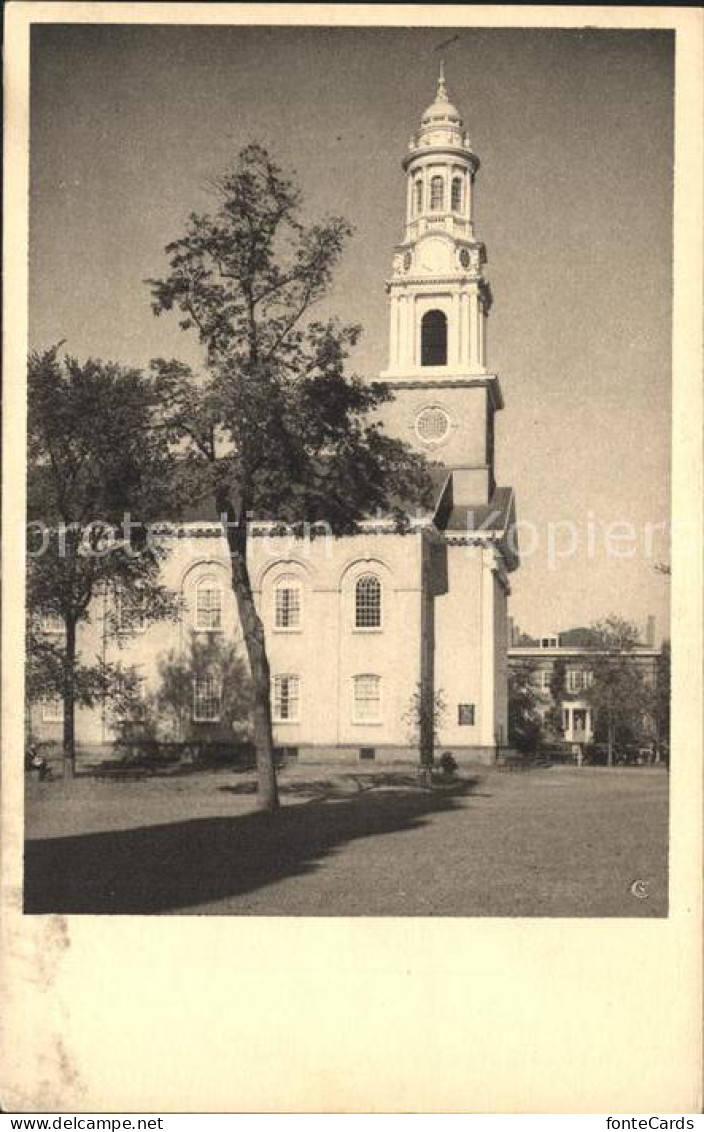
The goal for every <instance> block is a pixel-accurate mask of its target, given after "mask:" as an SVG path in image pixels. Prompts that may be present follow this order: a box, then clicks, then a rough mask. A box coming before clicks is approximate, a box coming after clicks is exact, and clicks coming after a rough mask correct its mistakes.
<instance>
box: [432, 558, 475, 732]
mask: <svg viewBox="0 0 704 1132" xmlns="http://www.w3.org/2000/svg"><path fill="white" fill-rule="evenodd" d="M447 572H448V592H447V593H446V594H442V595H440V596H438V597H436V598H435V642H436V644H435V684H436V688H437V689H438V690H439V691H440V692H441V694H442V698H443V699H444V701H445V704H446V713H445V719H444V721H443V723H442V726H441V727H440V745H441V747H442V749H443V750H446V749H448V750H449V749H455V748H457V747H467V746H479V745H481V743H482V723H483V710H482V708H483V705H482V702H481V701H482V687H481V678H482V656H481V647H480V644H481V640H482V608H481V586H482V551H481V549H479V548H475V547H467V546H448V548H447ZM461 704H464V705H473V706H474V723H473V724H460V723H459V708H460V705H461ZM465 717H466V716H465Z"/></svg>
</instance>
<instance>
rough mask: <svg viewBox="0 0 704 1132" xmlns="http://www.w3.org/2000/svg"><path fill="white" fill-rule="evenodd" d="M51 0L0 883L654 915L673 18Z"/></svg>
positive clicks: (429, 909)
mask: <svg viewBox="0 0 704 1132" xmlns="http://www.w3.org/2000/svg"><path fill="white" fill-rule="evenodd" d="M49 7H51V6H49ZM79 7H80V6H79ZM86 7H90V8H91V10H92V11H93V16H92V17H91V18H90V19H86V20H85V22H84V21H82V20H81V19H80V18H79V17H80V13H79V17H76V16H75V15H74V17H73V18H72V19H71V20H70V21H62V20H61V19H60V18H58V17H57V18H56V19H55V20H54V19H51V18H50V13H49V16H48V17H47V15H46V14H45V15H43V16H42V19H41V20H40V21H38V22H33V23H30V26H29V28H28V36H29V44H28V67H29V71H28V97H29V104H28V111H27V115H28V132H29V146H28V156H27V162H28V166H27V177H28V182H27V184H28V230H27V231H28V257H27V273H28V274H27V342H26V351H25V365H26V402H25V403H26V461H25V467H26V474H25V476H24V491H25V496H24V498H25V512H24V529H25V536H24V547H23V548H22V563H23V565H22V575H23V584H24V595H25V596H24V609H23V617H22V621H23V625H22V628H23V632H24V646H23V649H22V655H23V663H22V667H23V672H24V683H23V688H24V692H23V695H24V700H23V704H22V708H21V712H22V734H23V737H24V743H23V758H24V766H23V794H24V820H23V845H24V848H23V858H22V888H21V905H22V913H23V916H24V917H25V918H27V917H29V918H32V917H35V918H38V919H37V923H39V922H40V921H41V917H47V916H48V917H54V918H56V917H59V918H60V920H61V922H62V923H64V922H65V917H74V916H75V917H79V918H90V917H98V918H99V923H100V924H101V925H102V930H104V931H106V932H109V931H110V927H109V924H110V918H111V917H118V918H122V919H118V920H117V921H115V922H116V923H117V924H119V923H122V922H124V918H125V917H127V918H130V917H140V918H141V917H148V918H149V919H148V921H145V923H148V924H153V923H154V921H155V919H156V918H160V917H179V918H181V919H180V921H179V922H180V923H183V922H184V920H183V918H191V919H192V918H193V917H199V918H204V917H207V918H220V919H225V920H228V921H230V924H231V928H228V931H229V930H231V931H233V932H237V931H239V930H246V921H247V919H248V918H249V919H252V918H254V920H255V921H256V922H257V923H258V924H262V925H263V927H262V929H261V930H262V931H263V930H268V929H266V924H267V922H268V923H270V924H271V923H272V922H273V919H274V918H276V920H277V922H278V921H279V920H281V919H290V920H291V921H292V923H295V922H301V923H302V922H303V920H306V921H308V920H310V919H311V918H313V919H318V920H320V921H324V920H326V919H327V920H333V919H335V920H337V919H338V918H345V919H346V920H347V921H348V922H349V923H350V925H351V926H350V930H354V929H353V926H352V925H353V921H358V922H359V924H360V928H363V929H364V930H367V927H366V926H365V922H366V925H368V930H370V931H371V930H373V928H374V924H375V923H380V921H381V920H382V919H383V920H384V921H386V920H398V921H399V922H400V923H402V922H406V923H408V924H409V927H408V930H409V931H414V932H415V931H420V930H421V928H420V927H418V928H416V927H411V925H410V921H413V923H414V924H420V923H428V922H429V921H430V919H433V920H440V921H444V922H445V923H447V924H448V925H449V924H451V923H453V922H454V923H457V924H459V922H460V921H461V922H462V925H461V930H462V931H464V930H465V929H466V930H471V925H472V924H473V923H474V924H476V925H477V930H480V925H481V921H482V920H487V921H499V922H501V923H502V924H503V925H505V927H506V930H507V931H511V930H512V927H511V925H512V923H514V922H515V924H516V930H517V931H518V930H519V928H518V922H519V921H520V922H521V923H525V922H526V921H530V922H533V923H534V924H537V921H540V920H547V921H550V920H553V921H558V922H565V923H566V924H570V923H572V924H573V923H574V922H575V921H576V922H578V923H580V924H585V923H588V922H589V921H592V922H593V927H594V929H595V930H596V927H597V924H598V923H599V922H602V921H603V920H608V921H623V923H624V926H625V925H626V923H627V922H634V921H636V922H638V923H643V922H644V921H650V922H651V926H652V928H653V929H656V928H657V925H661V926H662V930H663V931H665V930H667V922H668V916H671V914H672V900H673V886H672V882H671V856H672V843H671V836H672V828H671V801H672V798H671V784H672V782H673V781H674V780H675V776H676V775H677V774H678V767H679V768H680V769H681V768H682V766H685V765H687V766H689V767H690V768H691V767H692V764H693V760H694V759H696V757H697V745H696V742H695V743H693V744H692V745H691V746H690V747H689V749H687V743H682V742H681V739H680V742H679V743H678V742H677V741H675V728H674V720H673V718H672V710H671V708H672V702H673V701H672V691H671V688H672V679H671V642H673V630H672V615H673V607H674V605H676V602H675V601H674V599H673V596H672V593H671V591H672V587H673V575H674V574H675V573H676V569H677V566H676V562H675V554H674V552H673V546H674V545H675V544H676V545H677V546H678V547H680V549H682V548H684V553H685V555H686V554H687V553H690V554H691V557H692V558H693V557H694V556H695V554H696V551H695V549H694V546H695V544H696V531H694V530H692V529H691V528H689V527H687V526H686V524H685V525H684V526H683V525H680V526H679V527H678V526H677V522H678V520H677V517H676V515H674V514H673V506H672V500H673V490H674V489H673V476H672V468H673V458H674V456H673V453H674V455H676V451H675V450H676V448H677V442H678V441H677V434H676V430H675V432H673V293H674V292H673V289H674V288H675V258H674V247H675V245H674V243H673V231H674V228H673V226H674V223H675V199H676V178H675V173H676V162H675V141H676V49H677V34H679V33H676V31H675V29H674V28H673V27H672V26H666V24H667V22H666V21H663V22H662V26H657V21H650V20H644V21H643V23H642V26H639V24H638V21H637V20H636V19H634V20H633V22H632V24H631V25H630V26H608V21H606V20H603V21H601V24H602V26H598V24H592V23H591V21H585V24H584V26H579V25H578V23H577V21H574V26H568V25H567V23H566V22H565V24H564V26H539V25H537V24H533V25H532V26H529V25H528V24H526V25H525V26H502V21H500V20H498V19H497V21H496V26H491V23H482V24H480V25H477V26H467V25H468V19H471V17H468V16H467V12H466V11H465V14H464V16H462V17H461V18H460V17H459V16H458V19H457V21H456V22H455V21H453V20H452V19H449V20H445V19H443V21H442V22H438V23H436V24H435V25H434V26H428V25H425V26H419V25H416V26H413V20H412V19H411V18H410V12H409V20H408V22H407V23H406V24H405V25H404V24H403V22H401V23H399V22H398V20H396V19H393V20H392V19H390V20H389V21H388V23H386V22H384V21H383V20H380V21H379V22H375V26H364V23H363V22H362V21H359V22H357V23H356V22H355V20H354V19H352V18H350V19H349V20H344V19H340V21H339V22H338V21H337V20H333V21H332V22H329V23H325V22H324V21H323V17H322V16H320V17H319V18H317V19H314V20H313V21H312V22H310V21H308V22H307V21H305V20H302V21H301V22H300V23H298V22H297V21H296V20H295V19H293V18H291V19H286V20H283V21H282V22H279V23H276V22H271V21H269V20H266V19H264V18H262V19H261V20H256V19H255V20H253V21H250V20H246V21H244V22H242V21H240V20H239V19H238V18H237V6H234V16H233V18H232V20H231V21H229V22H228V21H227V20H226V19H224V18H219V19H218V20H217V22H209V21H208V19H206V18H203V19H202V20H200V19H199V18H198V8H199V7H202V8H204V9H205V8H208V6H207V5H203V6H199V5H197V4H191V5H182V6H181V7H183V8H188V9H189V10H190V14H191V19H190V20H185V19H184V20H183V21H179V20H178V19H176V18H175V17H174V19H173V20H171V19H168V20H164V21H163V22H162V21H161V20H159V19H157V18H155V19H154V20H153V21H152V22H149V21H138V20H135V22H130V21H129V19H125V18H124V17H123V18H121V19H119V20H116V21H115V22H112V21H111V9H113V8H114V9H116V10H117V9H121V8H122V7H123V6H122V5H111V4H98V5H86ZM133 7H134V8H135V9H138V8H139V7H140V5H134V6H133ZM164 7H169V6H164ZM176 7H178V6H176ZM223 7H224V8H227V6H226V5H225V6H223ZM42 8H43V11H45V10H46V6H42ZM57 8H61V5H57ZM340 8H341V9H342V8H344V6H340ZM96 11H97V13H98V15H97V17H96V15H95V13H96ZM605 11H607V10H605V9H601V12H602V13H604V12H605ZM518 22H519V21H517V24H518ZM615 23H617V21H615ZM546 25H549V21H547V20H546ZM587 25H589V26H587ZM695 364H696V363H695ZM6 380H12V377H11V375H6ZM693 411H694V410H693ZM17 435H18V436H19V437H20V438H22V439H23V438H24V433H23V432H22V431H21V430H20V431H19V432H18V433H17ZM18 458H19V455H18ZM698 475H699V470H698V469H696V468H692V480H691V484H692V489H693V490H696V485H697V482H698V481H697V477H698ZM690 543H691V547H690ZM688 548H689V549H688ZM697 603H699V608H700V596H699V597H698V598H697V601H696V602H695V603H694V604H693V605H692V607H691V608H692V613H693V615H695V616H696V609H697ZM680 605H681V601H680ZM681 612H682V611H681V609H680V613H681ZM16 616H19V614H18V613H17V614H16ZM15 623H17V624H18V622H15ZM7 626H8V622H7V618H5V631H6V632H7ZM675 637H676V633H675ZM15 644H17V641H16V642H15ZM673 648H674V649H675V650H676V640H675V641H674V642H673ZM20 663H21V661H20ZM692 703H693V705H694V707H695V708H696V699H695V700H693V701H692ZM12 706H13V708H14V710H15V711H19V710H20V707H19V701H18V702H15V703H14V704H13V705H12ZM682 722H683V721H680V723H682ZM689 722H690V724H691V723H692V722H693V721H692V720H690V721H689ZM671 726H672V728H673V737H672V741H671ZM677 734H679V735H680V737H681V736H682V734H683V733H682V731H680V732H677ZM698 742H700V740H699V741H698ZM7 754H8V752H7V751H6V752H5V756H6V757H7ZM12 757H13V759H14V760H15V762H17V764H18V767H19V760H20V757H21V756H20V753H19V752H18V751H17V750H15V751H14V752H13V754H12ZM692 851H693V852H694V849H693V850H692ZM71 922H72V923H73V922H74V921H73V920H72V921H71ZM140 922H141V921H140ZM145 930H147V929H146V928H145ZM149 930H151V929H149ZM160 930H161V929H160ZM164 938H165V937H164ZM287 938H288V937H287ZM594 947H595V948H596V949H597V950H598V947H599V945H598V944H597V943H595V944H594ZM445 959H447V960H448V962H449V963H450V966H449V968H448V976H449V977H451V974H450V972H451V970H452V963H453V960H452V959H450V958H449V956H447V955H446V956H444V957H443V953H441V952H440V951H437V952H434V962H435V964H436V965H437V966H436V969H435V974H434V977H436V978H439V979H440V980H442V977H443V975H442V967H443V964H444V962H445ZM474 975H475V977H478V978H480V979H481V973H480V971H479V970H475V971H474ZM600 1111H604V1110H603V1109H602V1110H600ZM673 1111H674V1110H673Z"/></svg>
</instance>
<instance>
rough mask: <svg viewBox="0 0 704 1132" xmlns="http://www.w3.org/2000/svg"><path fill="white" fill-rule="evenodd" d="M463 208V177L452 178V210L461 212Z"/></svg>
mask: <svg viewBox="0 0 704 1132" xmlns="http://www.w3.org/2000/svg"><path fill="white" fill-rule="evenodd" d="M461 210H462V178H461V177H453V178H452V211H453V212H460V211H461Z"/></svg>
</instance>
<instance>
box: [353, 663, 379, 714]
mask: <svg viewBox="0 0 704 1132" xmlns="http://www.w3.org/2000/svg"><path fill="white" fill-rule="evenodd" d="M353 684H354V699H353V701H352V720H353V722H354V723H380V722H381V677H380V676H373V675H372V674H371V673H369V672H365V673H364V674H363V675H362V676H355V677H354V680H353Z"/></svg>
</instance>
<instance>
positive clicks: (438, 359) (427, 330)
mask: <svg viewBox="0 0 704 1132" xmlns="http://www.w3.org/2000/svg"><path fill="white" fill-rule="evenodd" d="M420 364H421V365H422V366H446V365H447V318H446V317H445V315H444V314H443V312H442V311H426V313H425V314H424V315H423V318H422V320H421V324H420Z"/></svg>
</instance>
